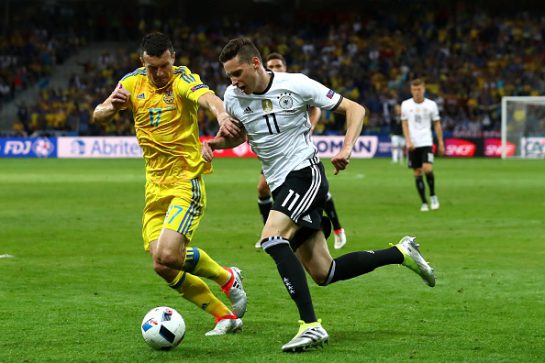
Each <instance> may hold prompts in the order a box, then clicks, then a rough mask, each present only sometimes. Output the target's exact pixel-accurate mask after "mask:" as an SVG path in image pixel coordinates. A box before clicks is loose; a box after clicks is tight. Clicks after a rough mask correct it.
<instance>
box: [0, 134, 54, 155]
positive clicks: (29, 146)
mask: <svg viewBox="0 0 545 363" xmlns="http://www.w3.org/2000/svg"><path fill="white" fill-rule="evenodd" d="M56 157H57V139H56V138H54V137H52V138H47V137H11V138H0V158H56Z"/></svg>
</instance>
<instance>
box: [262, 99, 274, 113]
mask: <svg viewBox="0 0 545 363" xmlns="http://www.w3.org/2000/svg"><path fill="white" fill-rule="evenodd" d="M261 107H263V111H265V112H272V110H273V104H272V101H271V100H262V101H261Z"/></svg>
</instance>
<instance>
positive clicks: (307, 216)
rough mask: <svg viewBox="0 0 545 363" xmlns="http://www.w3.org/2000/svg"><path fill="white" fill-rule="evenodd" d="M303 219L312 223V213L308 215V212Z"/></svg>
mask: <svg viewBox="0 0 545 363" xmlns="http://www.w3.org/2000/svg"><path fill="white" fill-rule="evenodd" d="M303 220H304V221H305V222H308V223H312V219H310V215H308V214H307V215H306V216H304V217H303Z"/></svg>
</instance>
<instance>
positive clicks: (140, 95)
mask: <svg viewBox="0 0 545 363" xmlns="http://www.w3.org/2000/svg"><path fill="white" fill-rule="evenodd" d="M136 98H137V99H139V100H144V99H146V95H145V94H144V92H142V93H140V94H139V95H138V96H136Z"/></svg>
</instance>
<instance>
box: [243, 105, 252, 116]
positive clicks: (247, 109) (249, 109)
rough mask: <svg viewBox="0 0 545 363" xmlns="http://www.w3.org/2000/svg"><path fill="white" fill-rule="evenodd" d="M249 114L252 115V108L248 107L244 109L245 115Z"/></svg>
mask: <svg viewBox="0 0 545 363" xmlns="http://www.w3.org/2000/svg"><path fill="white" fill-rule="evenodd" d="M249 113H252V109H251V108H250V106H248V107H246V108H245V109H244V114H245V115H247V114H249Z"/></svg>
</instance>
